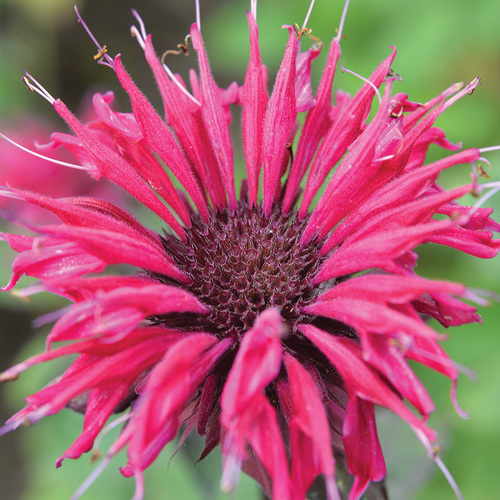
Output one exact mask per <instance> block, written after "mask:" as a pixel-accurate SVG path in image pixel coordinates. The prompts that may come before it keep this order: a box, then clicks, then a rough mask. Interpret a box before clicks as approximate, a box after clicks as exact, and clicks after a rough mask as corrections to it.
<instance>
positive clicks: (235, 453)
mask: <svg viewBox="0 0 500 500" xmlns="http://www.w3.org/2000/svg"><path fill="white" fill-rule="evenodd" d="M282 334H283V325H282V318H281V316H280V314H279V313H278V311H277V310H275V309H268V310H266V311H264V312H263V313H261V314H260V315H259V317H258V318H257V320H256V322H255V325H254V327H253V328H252V329H251V330H249V331H248V332H247V333H246V334H245V336H244V338H243V340H242V342H241V346H240V348H239V350H238V353H237V355H236V359H235V361H234V364H233V367H232V369H231V371H230V372H229V377H228V380H227V382H226V384H225V386H224V390H223V392H222V396H221V407H222V414H221V423H222V426H223V428H224V429H225V437H224V440H223V442H222V452H223V454H224V455H226V458H225V465H224V475H223V483H224V482H225V479H224V478H225V477H227V476H229V477H231V476H234V475H235V473H236V472H237V470H238V469H239V468H240V467H241V463H242V462H243V460H244V459H246V457H247V450H246V448H247V447H246V443H248V444H250V446H251V447H252V449H253V451H254V452H255V454H256V456H257V458H258V459H259V460H260V461H261V462H262V464H263V465H264V467H265V468H266V469H267V471H268V473H269V474H270V476H271V478H272V480H273V495H274V497H275V498H283V499H286V498H289V484H288V464H287V460H286V454H285V450H284V447H283V444H282V442H281V437H280V436H281V434H280V431H279V427H278V422H277V416H276V411H275V409H274V408H273V407H272V406H271V404H270V403H269V401H268V400H267V398H266V397H265V396H264V389H265V388H266V386H267V385H268V384H269V383H270V382H272V381H273V380H274V379H275V378H276V377H277V375H278V373H279V370H280V367H281V341H280V338H281V336H282ZM256 368H258V369H256ZM238 464H239V465H238ZM227 481H229V479H227ZM227 486H228V487H231V486H233V484H231V483H230V482H229V483H228V484H227Z"/></svg>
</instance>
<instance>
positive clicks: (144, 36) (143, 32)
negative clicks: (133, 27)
mask: <svg viewBox="0 0 500 500" xmlns="http://www.w3.org/2000/svg"><path fill="white" fill-rule="evenodd" d="M132 15H133V16H134V17H135V18H136V19H137V22H138V23H139V27H140V28H141V36H142V38H143V40H146V38H147V36H148V33H147V31H146V25H145V24H144V21H143V20H142V17H141V16H140V15H139V13H138V12H137V11H136V10H135V9H132Z"/></svg>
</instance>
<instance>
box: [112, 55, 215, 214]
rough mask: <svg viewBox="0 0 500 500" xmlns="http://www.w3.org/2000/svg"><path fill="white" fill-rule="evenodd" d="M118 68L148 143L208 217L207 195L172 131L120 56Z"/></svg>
mask: <svg viewBox="0 0 500 500" xmlns="http://www.w3.org/2000/svg"><path fill="white" fill-rule="evenodd" d="M115 70H116V76H117V77H118V80H119V81H120V83H121V85H122V87H123V88H124V90H125V91H126V92H127V94H128V95H129V97H130V102H131V103H132V109H133V111H134V116H135V118H136V120H137V121H138V124H139V127H140V128H141V131H142V134H143V136H144V140H145V141H146V144H147V145H148V147H149V148H150V149H151V150H153V151H154V152H155V153H157V154H158V156H159V157H160V158H161V159H162V160H163V161H164V162H165V164H166V165H167V166H168V168H170V170H172V172H173V173H174V175H175V176H176V177H177V178H178V179H179V181H180V182H181V184H182V185H183V187H184V189H185V190H186V191H187V193H188V194H189V195H190V196H191V198H192V199H193V202H194V204H195V205H196V207H197V209H198V210H199V211H200V213H201V215H202V216H203V218H204V219H206V218H207V217H208V215H207V214H208V211H207V204H206V200H205V197H204V194H203V193H202V191H201V188H200V186H199V184H198V182H197V180H196V179H195V177H194V175H193V172H192V169H191V167H190V165H189V164H188V163H187V162H186V160H185V158H184V156H183V155H182V153H181V151H180V150H179V147H178V146H177V143H176V142H175V139H174V137H173V136H172V133H171V132H170V131H169V129H168V127H167V125H166V124H165V122H164V121H163V120H162V119H161V117H160V116H159V115H158V113H157V112H156V111H155V110H154V108H153V106H152V105H151V103H150V102H149V101H148V100H147V99H146V97H145V96H144V95H143V94H142V92H141V91H140V90H139V89H138V88H137V86H136V85H135V84H134V82H133V81H132V79H131V78H130V76H129V75H128V73H127V72H126V71H125V68H124V67H123V65H122V62H121V58H120V56H117V57H116V58H115ZM164 175H166V174H164ZM154 181H155V180H154V179H153V182H154Z"/></svg>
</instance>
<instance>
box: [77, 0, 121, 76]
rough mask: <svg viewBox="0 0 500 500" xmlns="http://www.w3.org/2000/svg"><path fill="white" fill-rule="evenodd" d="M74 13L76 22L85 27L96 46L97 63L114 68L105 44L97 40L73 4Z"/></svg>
mask: <svg viewBox="0 0 500 500" xmlns="http://www.w3.org/2000/svg"><path fill="white" fill-rule="evenodd" d="M75 13H76V17H77V19H78V22H79V23H80V24H81V25H82V26H83V28H84V29H85V31H86V32H87V34H88V35H89V37H90V39H91V40H92V41H93V42H94V44H95V45H96V47H97V49H98V52H97V53H98V54H99V55H100V57H99V60H98V61H97V63H98V64H103V65H104V66H109V67H110V68H111V69H113V70H114V69H115V63H114V61H113V59H112V58H111V57H110V56H109V55H108V54H107V53H106V46H105V45H101V44H100V43H99V42H98V41H97V39H96V37H95V36H94V35H93V34H92V32H91V31H90V29H89V27H88V26H87V23H86V22H85V21H84V20H83V18H82V16H81V15H80V12H78V8H77V6H76V5H75ZM104 59H106V61H104Z"/></svg>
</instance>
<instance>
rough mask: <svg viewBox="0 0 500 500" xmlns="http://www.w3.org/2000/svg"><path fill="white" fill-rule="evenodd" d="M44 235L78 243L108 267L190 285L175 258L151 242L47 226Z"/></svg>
mask: <svg viewBox="0 0 500 500" xmlns="http://www.w3.org/2000/svg"><path fill="white" fill-rule="evenodd" d="M43 231H44V232H46V233H47V234H51V235H53V236H56V237H59V238H66V239H67V240H71V241H74V242H75V243H78V245H80V246H81V247H82V248H84V249H85V250H86V251H87V252H88V253H90V254H92V255H95V256H96V257H99V258H100V259H102V260H103V261H104V262H106V263H107V264H130V265H133V266H138V267H141V268H144V269H149V270H151V271H156V272H158V273H162V274H165V275H167V276H170V277H171V278H174V279H176V280H178V281H180V282H186V281H188V278H187V277H186V275H185V274H184V273H183V272H181V271H180V270H179V269H178V268H177V267H176V266H175V264H174V263H173V262H172V260H171V258H170V257H169V256H168V255H167V254H166V253H165V252H164V251H163V250H162V249H160V248H159V247H158V246H157V245H153V244H151V243H150V242H146V241H143V240H139V239H137V238H133V237H130V236H127V235H125V234H120V233H116V232H114V231H108V230H103V229H93V228H85V227H71V226H45V227H44V228H43Z"/></svg>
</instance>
